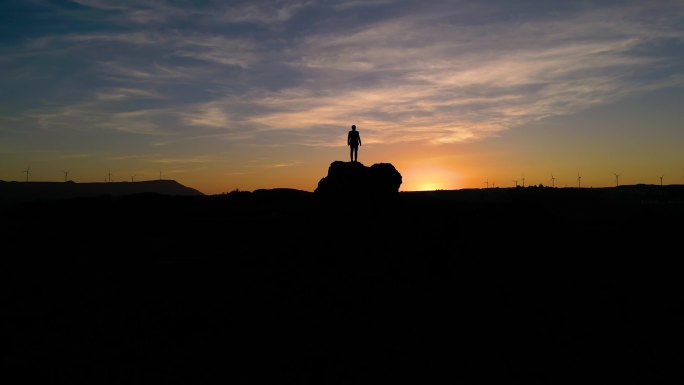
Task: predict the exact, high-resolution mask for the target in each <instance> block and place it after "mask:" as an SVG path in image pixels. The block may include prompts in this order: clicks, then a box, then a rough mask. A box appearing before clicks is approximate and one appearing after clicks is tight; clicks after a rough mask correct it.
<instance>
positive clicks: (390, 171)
mask: <svg viewBox="0 0 684 385" xmlns="http://www.w3.org/2000/svg"><path fill="white" fill-rule="evenodd" d="M401 182H402V180H401V174H400V173H399V171H397V169H395V168H394V166H393V165H392V164H390V163H377V164H374V165H372V166H370V167H366V166H364V165H363V164H362V163H359V162H341V161H335V162H333V163H332V164H330V168H328V176H326V177H323V178H322V179H321V180H320V181H319V182H318V188H316V190H315V191H314V194H315V195H316V197H317V198H318V199H319V200H321V201H324V202H330V203H343V202H349V203H353V204H378V203H383V202H391V201H394V200H395V199H396V197H397V195H398V193H399V186H401Z"/></svg>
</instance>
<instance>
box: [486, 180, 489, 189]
mask: <svg viewBox="0 0 684 385" xmlns="http://www.w3.org/2000/svg"><path fill="white" fill-rule="evenodd" d="M485 185H487V188H489V178H487V180H485Z"/></svg>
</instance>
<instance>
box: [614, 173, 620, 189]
mask: <svg viewBox="0 0 684 385" xmlns="http://www.w3.org/2000/svg"><path fill="white" fill-rule="evenodd" d="M613 175H615V187H618V186H620V174H616V173H613Z"/></svg>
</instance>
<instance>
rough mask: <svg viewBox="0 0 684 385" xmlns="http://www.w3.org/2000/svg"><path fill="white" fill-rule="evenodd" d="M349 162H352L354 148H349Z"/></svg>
mask: <svg viewBox="0 0 684 385" xmlns="http://www.w3.org/2000/svg"><path fill="white" fill-rule="evenodd" d="M349 161H350V162H353V161H354V146H349Z"/></svg>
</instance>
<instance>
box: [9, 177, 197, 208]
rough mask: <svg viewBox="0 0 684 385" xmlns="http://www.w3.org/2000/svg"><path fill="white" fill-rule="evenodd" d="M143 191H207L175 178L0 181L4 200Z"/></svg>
mask: <svg viewBox="0 0 684 385" xmlns="http://www.w3.org/2000/svg"><path fill="white" fill-rule="evenodd" d="M142 193H156V194H162V195H184V196H197V195H204V194H202V193H201V192H199V191H197V190H195V189H194V188H191V187H187V186H184V185H182V184H180V183H178V182H176V181H175V180H148V181H140V182H111V183H76V182H73V181H68V182H5V181H0V202H5V203H12V202H28V201H36V200H58V199H69V198H85V197H94V196H107V195H109V196H122V195H131V194H142Z"/></svg>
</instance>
